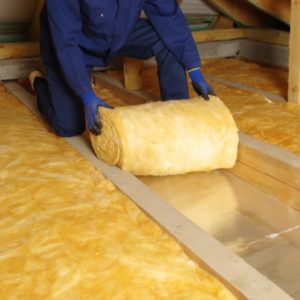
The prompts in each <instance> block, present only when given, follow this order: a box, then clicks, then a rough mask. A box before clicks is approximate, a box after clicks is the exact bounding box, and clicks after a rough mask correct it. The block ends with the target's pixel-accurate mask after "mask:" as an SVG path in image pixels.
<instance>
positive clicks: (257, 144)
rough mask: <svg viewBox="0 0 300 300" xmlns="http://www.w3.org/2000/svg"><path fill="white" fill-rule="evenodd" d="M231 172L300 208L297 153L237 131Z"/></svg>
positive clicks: (299, 161)
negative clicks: (237, 135) (237, 146)
mask: <svg viewBox="0 0 300 300" xmlns="http://www.w3.org/2000/svg"><path fill="white" fill-rule="evenodd" d="M231 172H232V173H233V174H235V175H236V176H238V177H241V178H242V179H243V180H245V181H247V182H249V183H250V184H254V185H255V186H257V187H258V188H260V189H261V190H263V191H265V192H268V193H271V194H272V195H274V196H276V197H277V198H278V199H280V200H282V201H283V202H286V203H288V204H289V205H291V206H293V207H294V208H296V209H298V210H300V157H299V156H297V155H295V154H292V153H290V152H288V151H286V150H283V149H280V148H279V147H276V146H273V145H270V144H267V143H264V142H262V141H258V140H255V139H253V138H251V137H249V136H248V135H246V134H244V133H240V144H239V154H238V163H237V164H236V166H235V168H233V169H232V170H231Z"/></svg>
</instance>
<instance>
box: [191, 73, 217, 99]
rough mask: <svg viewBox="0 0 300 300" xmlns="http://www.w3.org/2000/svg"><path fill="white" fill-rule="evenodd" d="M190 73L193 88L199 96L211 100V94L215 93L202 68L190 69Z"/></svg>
mask: <svg viewBox="0 0 300 300" xmlns="http://www.w3.org/2000/svg"><path fill="white" fill-rule="evenodd" d="M188 74H189V76H190V78H191V80H192V85H193V88H194V90H195V92H196V93H197V94H198V95H199V96H202V97H203V98H204V99H205V100H209V96H210V95H215V92H214V90H213V89H212V87H211V86H210V85H209V84H208V83H207V82H206V80H205V79H204V77H203V75H202V72H201V70H200V68H197V69H192V70H189V71H188Z"/></svg>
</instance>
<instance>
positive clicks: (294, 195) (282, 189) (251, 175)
mask: <svg viewBox="0 0 300 300" xmlns="http://www.w3.org/2000/svg"><path fill="white" fill-rule="evenodd" d="M229 172H230V173H232V174H233V175H235V176H236V177H239V178H241V179H242V180H244V181H246V182H248V183H249V184H251V185H253V186H255V187H256V188H258V189H259V190H261V191H263V192H265V193H267V194H270V195H273V196H274V197H276V198H277V199H280V200H281V201H282V202H284V203H286V204H287V205H289V206H291V207H293V208H295V209H297V210H300V190H299V189H295V188H294V187H292V186H289V185H287V184H286V183H284V182H281V181H280V180H278V179H277V178H274V177H272V176H270V175H269V174H266V173H264V172H261V170H258V169H256V168H253V167H251V166H248V165H247V164H244V163H242V162H240V161H239V160H238V161H237V163H236V165H235V167H234V168H233V169H231V170H230V171H229Z"/></svg>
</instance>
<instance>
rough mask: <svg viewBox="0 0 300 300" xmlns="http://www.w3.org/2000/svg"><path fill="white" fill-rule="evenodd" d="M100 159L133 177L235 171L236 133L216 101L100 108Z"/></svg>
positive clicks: (97, 145) (96, 143) (96, 141)
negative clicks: (230, 169) (218, 170)
mask: <svg viewBox="0 0 300 300" xmlns="http://www.w3.org/2000/svg"><path fill="white" fill-rule="evenodd" d="M99 113H100V114H101V120H102V124H103V128H102V133H101V135H99V136H95V135H93V134H91V141H92V146H93V148H94V151H95V153H96V155H97V157H98V158H100V159H102V160H104V161H105V162H107V163H109V164H111V165H117V166H119V167H120V168H122V169H123V170H126V171H129V172H131V173H133V174H135V175H154V176H158V175H175V174H183V173H188V172H196V171H211V170H214V169H218V168H231V167H233V165H234V163H235V161H236V158H237V147H238V133H237V131H238V130H237V127H236V125H235V123H234V120H233V118H232V115H231V113H230V111H229V110H228V109H227V107H226V106H225V105H224V103H223V102H222V101H221V100H220V99H218V98H217V97H211V98H210V101H204V100H203V99H201V98H194V99H191V100H173V101H166V102H151V103H146V104H141V105H136V106H123V107H117V108H114V109H107V108H100V111H99Z"/></svg>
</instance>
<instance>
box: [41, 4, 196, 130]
mask: <svg viewBox="0 0 300 300" xmlns="http://www.w3.org/2000/svg"><path fill="white" fill-rule="evenodd" d="M142 10H144V12H145V14H146V15H147V17H148V20H142V19H139V16H140V14H141V11H142ZM40 21H41V55H42V59H43V62H44V65H45V68H46V78H47V81H44V80H39V81H37V84H35V89H36V93H37V97H38V106H39V109H40V110H41V112H42V113H43V114H44V115H45V117H46V118H47V120H48V121H49V123H50V125H51V127H52V128H53V129H54V131H55V132H56V133H57V134H58V135H61V136H73V135H78V134H80V133H82V132H83V131H84V129H85V120H84V108H83V105H82V103H81V100H80V95H82V94H84V93H87V92H89V91H91V84H90V73H91V70H92V68H93V67H94V66H105V65H107V64H108V63H109V62H110V61H111V59H112V58H113V57H114V56H127V57H135V58H140V59H148V58H150V57H153V56H154V57H155V58H156V60H157V64H158V76H159V82H160V89H161V98H162V99H165V100H167V99H180V98H188V88H187V83H186V77H185V69H191V68H195V67H199V66H200V58H199V54H198V51H197V47H196V45H195V43H194V41H193V38H192V35H191V33H190V31H189V28H188V26H187V25H186V22H185V18H184V15H183V13H182V11H181V10H180V8H179V7H178V5H177V3H176V0H46V4H45V6H44V8H43V10H42V13H41V18H40Z"/></svg>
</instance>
